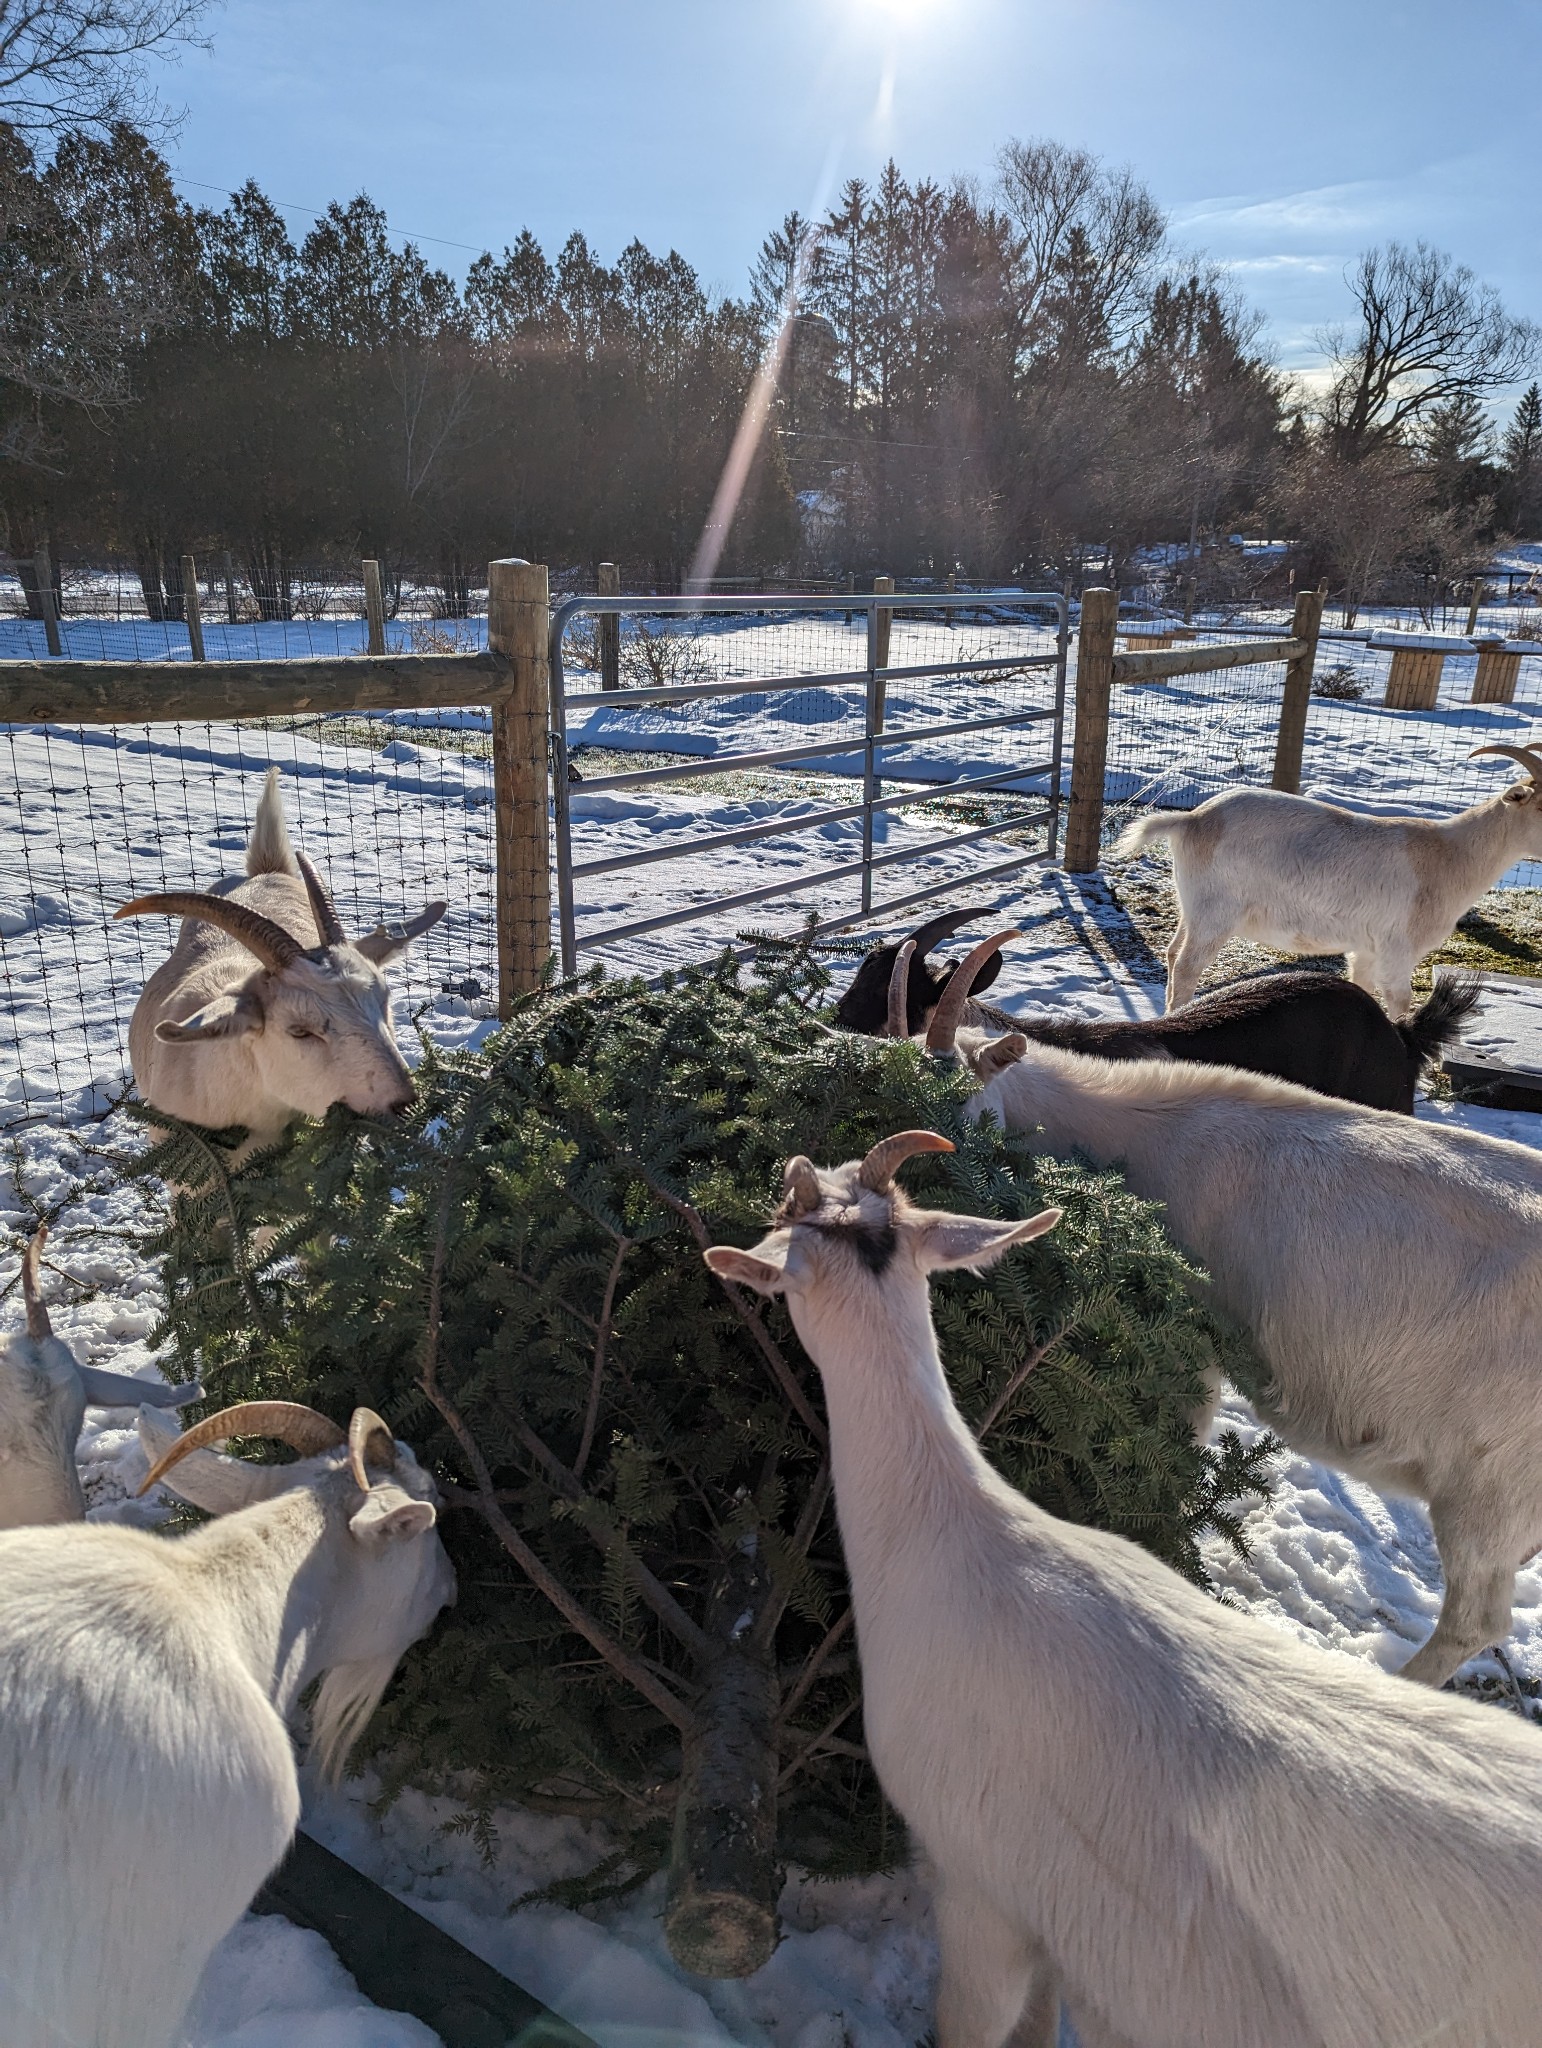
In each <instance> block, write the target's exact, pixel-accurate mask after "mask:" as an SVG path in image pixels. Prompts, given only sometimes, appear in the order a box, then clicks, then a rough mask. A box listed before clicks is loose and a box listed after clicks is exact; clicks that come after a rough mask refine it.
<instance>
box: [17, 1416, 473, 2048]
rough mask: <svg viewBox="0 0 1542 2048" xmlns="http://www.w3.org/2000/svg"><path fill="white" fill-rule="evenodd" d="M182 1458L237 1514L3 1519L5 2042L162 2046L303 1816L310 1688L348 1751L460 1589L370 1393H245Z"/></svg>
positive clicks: (219, 1502)
mask: <svg viewBox="0 0 1542 2048" xmlns="http://www.w3.org/2000/svg"><path fill="white" fill-rule="evenodd" d="M144 1421H145V1424H147V1428H146V1434H147V1435H148V1436H149V1438H150V1441H151V1442H152V1443H154V1442H157V1441H159V1440H160V1438H161V1436H162V1434H163V1430H162V1428H158V1427H157V1422H158V1418H157V1417H156V1416H155V1414H154V1411H149V1410H147V1411H145V1418H144ZM228 1435H249V1436H255V1435H269V1436H277V1437H279V1438H280V1439H281V1440H282V1441H284V1442H286V1443H289V1444H291V1445H293V1447H294V1448H295V1449H296V1450H298V1451H300V1452H301V1453H302V1454H303V1455H302V1457H301V1459H300V1461H299V1462H298V1463H295V1464H290V1465H260V1466H259V1465H253V1466H243V1465H241V1464H240V1463H239V1461H237V1460H236V1459H233V1458H219V1457H216V1456H214V1455H213V1454H212V1453H210V1452H208V1451H205V1450H203V1449H201V1448H200V1447H201V1446H203V1445H206V1444H208V1443H211V1442H213V1441H216V1440H218V1439H220V1438H223V1437H225V1436H228ZM173 1466H176V1467H178V1470H177V1477H176V1480H175V1482H174V1483H175V1485H176V1488H177V1491H178V1492H179V1493H182V1494H185V1495H186V1497H187V1498H188V1499H189V1500H192V1501H195V1502H196V1503H197V1504H198V1505H199V1506H200V1507H205V1508H208V1509H210V1510H212V1511H213V1512H214V1513H216V1514H222V1515H224V1516H225V1519H223V1520H220V1521H217V1522H214V1523H212V1524H210V1525H209V1526H207V1527H205V1528H200V1529H197V1530H195V1531H194V1532H193V1533H192V1534H190V1535H187V1536H184V1537H181V1538H178V1539H175V1540H170V1541H168V1540H166V1539H164V1538H160V1537H155V1536H150V1535H146V1534H144V1533H142V1532H141V1531H138V1530H133V1529H125V1528H122V1527H115V1526H111V1525H103V1524H85V1525H81V1526H79V1527H73V1528H62V1529H43V1530H14V1531H12V1532H11V1533H9V1534H8V1535H4V1536H0V1783H3V1784H4V1786H5V1827H4V1831H3V1836H0V2041H3V2042H4V2043H5V2048H171V2044H172V2042H173V2039H174V2038H175V2037H176V2035H177V2026H178V2022H179V2020H180V2019H181V2017H182V2014H183V2012H184V2011H185V2009H186V2007H187V2004H188V2001H189V2000H190V1998H191V1997H192V1994H193V1990H194V1987H195V1986H196V1984H197V1982H198V1977H199V1973H200V1972H201V1970H202V1969H203V1966H204V1964H205V1963H206V1962H207V1960H208V1958H209V1955H210V1953H211V1951H212V1950H213V1949H214V1947H215V1945H216V1944H217V1943H218V1942H219V1941H220V1940H222V1939H223V1937H224V1936H225V1935H226V1934H227V1933H228V1932H229V1931H230V1929H231V1928H232V1927H233V1926H234V1925H235V1923H236V1921H237V1920H238V1919H239V1918H240V1916H241V1914H242V1913H243V1912H245V1910H246V1908H247V1907H248V1905H250V1903H251V1900H252V1897H253V1894H254V1893H255V1892H256V1890H257V1888H258V1886H259V1885H260V1884H261V1883H262V1881H263V1879H264V1877H266V1876H267V1874H268V1872H269V1871H270V1870H271V1869H272V1868H273V1867H274V1865H275V1864H276V1863H277V1862H278V1860H279V1858H280V1857H281V1856H282V1855H283V1853H284V1851H285V1849H286V1847H287V1846H288V1843H289V1840H290V1837H291V1836H292V1834H293V1832H294V1827H295V1823H296V1821H297V1819H298V1817H299V1812H300V1793H299V1785H298V1781H297V1778H296V1773H295V1763H294V1756H293V1752H292V1749H291V1746H290V1738H289V1732H288V1729H287V1727H286V1725H285V1723H286V1720H287V1717H288V1716H289V1714H290V1713H291V1712H292V1710H293V1708H294V1706H295V1704H296V1702H297V1701H298V1699H299V1697H300V1695H301V1693H302V1692H303V1691H304V1690H305V1688H306V1687H307V1686H308V1685H309V1684H310V1682H311V1681H312V1680H313V1679H315V1678H317V1677H318V1676H320V1675H321V1674H322V1673H325V1674H326V1676H325V1677H324V1678H323V1679H322V1684H321V1689H320V1692H319V1693H318V1695H317V1698H316V1703H315V1709H314V1729H315V1732H314V1743H313V1746H314V1747H315V1749H316V1751H317V1753H318V1754H319V1756H320V1758H321V1760H322V1762H323V1764H324V1765H326V1766H327V1767H329V1768H332V1769H336V1768H337V1767H339V1766H340V1765H341V1762H342V1760H343V1757H344V1756H345V1754H346V1752H347V1749H348V1747H349V1745H350V1743H351V1742H352V1740H353V1739H354V1737H355V1736H356V1735H357V1734H358V1733H359V1731H360V1730H361V1729H362V1727H363V1726H364V1723H365V1722H366V1721H367V1719H368V1718H369V1715H370V1713H371V1712H372V1711H373V1709H374V1706H375V1704H376V1702H377V1701H378V1699H379V1697H380V1694H381V1692H382V1691H383V1690H384V1688H385V1685H386V1683H387V1681H388V1680H389V1678H390V1676H391V1673H392V1671H393V1670H394V1669H395V1666H396V1663H397V1660H398V1659H399V1658H400V1656H401V1654H402V1652H403V1651H404V1650H405V1649H406V1648H407V1646H408V1644H409V1643H411V1642H413V1641H414V1640H415V1639H416V1638H417V1637H418V1636H420V1635H421V1634H422V1633H423V1632H424V1630H425V1629H426V1628H427V1627H428V1626H429V1624H430V1622H431V1621H432V1620H433V1618H434V1616H435V1615H436V1614H437V1613H438V1611H439V1609H440V1608H441V1607H442V1606H444V1604H445V1603H446V1601H448V1600H449V1599H451V1598H452V1597H453V1593H454V1578H453V1575H452V1573H451V1570H450V1565H449V1560H448V1559H447V1558H446V1557H445V1554H444V1550H443V1548H442V1546H441V1544H440V1542H439V1538H438V1536H437V1535H436V1534H435V1533H434V1523H435V1519H436V1515H435V1508H434V1487H433V1482H432V1481H431V1480H430V1479H429V1478H428V1476H427V1475H426V1474H425V1473H424V1472H422V1471H421V1470H420V1469H419V1467H418V1464H417V1462H416V1460H415V1459H414V1458H413V1456H412V1453H411V1452H410V1451H409V1450H407V1449H406V1448H405V1446H403V1445H401V1444H396V1443H393V1442H392V1440H391V1434H390V1431H389V1430H388V1429H387V1428H386V1426H385V1424H384V1423H383V1422H381V1420H380V1418H379V1417H378V1416H377V1415H374V1414H372V1413H371V1411H370V1410H368V1409H363V1408H361V1409H358V1410H356V1411H355V1414H354V1417H353V1422H352V1425H351V1427H350V1428H349V1429H348V1430H347V1431H346V1432H345V1431H343V1430H341V1429H339V1428H338V1427H337V1426H336V1424H335V1423H332V1422H329V1421H328V1420H327V1418H326V1417H325V1416H322V1415H318V1414H316V1413H315V1411H314V1410H312V1409H308V1408H301V1407H297V1406H295V1405H294V1404H292V1403H290V1402H284V1401H275V1402H252V1403H247V1404H245V1405H243V1406H241V1407H237V1408H231V1409H227V1410H226V1411H225V1412H224V1413H223V1414H221V1415H216V1416H211V1417H210V1418H209V1420H208V1421H206V1422H203V1423H200V1424H199V1425H198V1426H197V1427H196V1428H195V1429H192V1430H190V1431H189V1432H188V1433H187V1435H186V1436H184V1437H182V1438H180V1439H179V1440H178V1441H177V1442H176V1443H175V1444H174V1445H172V1446H171V1448H170V1449H168V1450H167V1451H166V1453H165V1455H164V1456H162V1457H161V1458H160V1459H159V1460H158V1461H157V1463H156V1465H155V1466H154V1467H153V1468H152V1472H151V1478H152V1479H154V1478H158V1477H160V1476H162V1475H163V1474H165V1473H166V1472H168V1471H169V1470H170V1469H171V1468H172V1467H173ZM149 1483H150V1481H149V1480H147V1481H146V1485H148V1484H149ZM232 1509H234V1510H237V1512H233V1513H231V1512H228V1511H229V1510H232Z"/></svg>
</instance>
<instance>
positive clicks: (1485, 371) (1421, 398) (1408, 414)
mask: <svg viewBox="0 0 1542 2048" xmlns="http://www.w3.org/2000/svg"><path fill="white" fill-rule="evenodd" d="M1349 282H1350V286H1351V289H1352V290H1353V292H1354V295H1355V298H1356V301H1357V302H1358V305H1359V309H1360V324H1359V327H1358V329H1357V330H1356V331H1355V332H1354V333H1353V334H1347V333H1345V332H1344V331H1343V330H1337V331H1334V332H1330V333H1328V334H1325V335H1323V336H1322V337H1320V338H1321V340H1322V342H1323V345H1324V347H1325V348H1326V350H1327V352H1328V354H1329V357H1330V359H1331V361H1332V364H1333V371H1334V378H1333V384H1332V386H1331V388H1330V390H1329V394H1328V399H1327V402H1326V405H1325V406H1324V409H1323V424H1324V427H1325V428H1326V430H1327V433H1328V437H1329V440H1330V442H1331V444H1332V447H1333V449H1334V451H1335V453H1336V454H1337V455H1339V456H1340V457H1341V458H1342V459H1343V460H1344V461H1346V462H1360V461H1363V460H1364V459H1365V458H1366V456H1368V455H1369V454H1371V453H1372V452H1374V451H1375V450H1377V449H1382V448H1387V447H1390V446H1392V445H1393V444H1394V443H1396V442H1399V441H1402V440H1405V439H1407V438H1408V437H1409V436H1410V435H1411V434H1412V432H1413V430H1414V429H1415V428H1416V427H1417V426H1418V425H1419V423H1420V422H1421V421H1422V420H1423V419H1425V418H1426V417H1427V415H1428V414H1429V413H1430V411H1431V410H1432V408H1434V407H1436V406H1439V405H1442V404H1444V403H1445V402H1446V401H1448V400H1450V399H1453V398H1457V397H1461V396H1463V395H1474V396H1475V395H1478V394H1481V393H1483V392H1486V391H1496V390H1499V389H1500V388H1502V387H1503V386H1504V385H1506V384H1513V383H1515V382H1516V380H1517V379H1518V378H1519V377H1521V376H1522V375H1523V374H1524V373H1525V371H1526V370H1527V369H1528V367H1529V366H1530V365H1531V363H1532V362H1533V360H1534V359H1535V356H1536V352H1537V347H1538V342H1539V340H1542V334H1539V330H1538V329H1537V328H1536V326H1535V325H1534V324H1533V323H1532V322H1531V321H1529V320H1520V319H1516V318H1515V317H1514V316H1513V315H1512V314H1510V313H1507V312H1506V311H1505V309H1504V306H1503V305H1502V303H1501V301H1500V298H1499V294H1498V293H1497V292H1496V291H1495V290H1494V288H1493V287H1492V285H1486V284H1483V283H1481V282H1480V281H1479V279H1478V278H1476V277H1475V276H1474V275H1473V273H1472V272H1471V271H1470V270H1469V269H1468V268H1467V266H1466V265H1465V264H1462V263H1456V262H1454V261H1453V260H1452V258H1451V257H1449V256H1447V255H1445V254H1444V253H1443V252H1442V251H1441V250H1439V249H1432V248H1430V247H1429V246H1428V244H1427V243H1424V242H1416V243H1415V244H1414V246H1413V247H1412V248H1411V249H1409V248H1405V247H1404V246H1403V244H1402V243H1400V242H1389V243H1388V245H1387V246H1386V248H1385V249H1368V250H1367V251H1366V253H1365V254H1364V255H1363V256H1362V257H1361V258H1360V261H1359V263H1358V265H1357V266H1356V268H1355V271H1354V274H1353V276H1352V277H1351V278H1350V280H1349Z"/></svg>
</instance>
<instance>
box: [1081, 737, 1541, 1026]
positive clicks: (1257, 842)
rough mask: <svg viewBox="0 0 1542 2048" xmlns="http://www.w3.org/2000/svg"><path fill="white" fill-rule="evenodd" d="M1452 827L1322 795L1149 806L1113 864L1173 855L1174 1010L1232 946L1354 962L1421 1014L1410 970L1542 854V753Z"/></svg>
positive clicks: (1238, 793)
mask: <svg viewBox="0 0 1542 2048" xmlns="http://www.w3.org/2000/svg"><path fill="white" fill-rule="evenodd" d="M1479 754H1508V755H1510V756H1512V757H1513V758H1514V759H1515V760H1517V761H1519V762H1520V764H1521V766H1522V767H1523V768H1524V769H1525V770H1526V774H1527V778H1528V779H1527V780H1526V781H1525V782H1517V783H1514V784H1513V785H1512V786H1511V787H1510V788H1509V789H1507V790H1504V791H1502V792H1501V794H1500V795H1498V796H1494V797H1490V798H1488V800H1487V801H1486V802H1484V803H1481V804H1474V805H1473V806H1472V807H1471V809H1470V810H1465V811H1459V812H1458V813H1457V815H1456V816H1455V817H1454V818H1443V819H1433V818H1375V817H1365V816H1362V815H1361V814H1360V813H1359V812H1356V811H1346V810H1342V809H1340V808H1339V806H1338V805H1337V804H1325V803H1319V802H1318V801H1317V800H1316V798H1314V797H1305V796H1287V795H1286V794H1284V792H1283V791H1280V790H1274V789H1233V790H1226V791H1224V792H1223V793H1222V794H1221V795H1220V796H1213V797H1211V798H1210V800H1209V802H1208V803H1202V804H1200V805H1199V806H1198V807H1197V808H1196V809H1194V810H1192V811H1153V812H1152V813H1151V815H1150V816H1149V817H1146V818H1138V819H1137V820H1136V821H1135V823H1134V824H1133V825H1130V826H1128V827H1126V829H1125V830H1124V832H1122V833H1121V834H1120V837H1119V840H1118V842H1117V844H1116V845H1115V847H1114V853H1115V855H1116V856H1118V855H1121V854H1133V853H1138V852H1139V851H1140V850H1141V849H1142V848H1143V847H1145V846H1148V845H1150V844H1151V842H1152V841H1153V840H1158V839H1166V840H1168V841H1169V842H1170V843H1171V846H1172V858H1173V886H1174V888H1175V889H1176V890H1177V892H1178V909H1179V917H1178V929H1177V931H1176V932H1175V933H1174V934H1173V939H1172V943H1171V945H1170V946H1169V947H1168V949H1167V1007H1168V1009H1169V1010H1175V1009H1177V1008H1178V1006H1179V1004H1181V1003H1186V1002H1187V1001H1188V1000H1189V998H1190V997H1191V996H1192V995H1193V993H1194V991H1195V989H1196V988H1197V987H1198V986H1199V978H1200V976H1201V975H1202V974H1203V973H1204V971H1205V969H1206V967H1208V966H1209V964H1210V962H1211V961H1212V960H1213V959H1214V958H1215V956H1216V954H1217V953H1219V952H1220V950H1221V948H1222V946H1224V945H1225V943H1226V941H1227V940H1228V939H1229V938H1232V937H1235V936H1238V935H1240V936H1241V937H1243V938H1247V939H1255V940H1257V942H1258V943H1259V944H1260V945H1264V946H1273V947H1275V948H1276V949H1277V950H1278V951H1279V952H1282V953H1340V952H1342V953H1345V954H1347V955H1348V970H1349V978H1350V980H1351V981H1357V982H1359V984H1360V986H1361V987H1362V988H1368V989H1369V990H1370V991H1371V993H1372V994H1373V995H1375V996H1377V997H1378V998H1379V999H1380V1000H1381V1001H1382V1002H1383V1003H1384V1004H1385V1005H1386V1007H1387V1009H1388V1010H1389V1011H1390V1013H1391V1014H1392V1016H1393V1017H1395V1018H1403V1017H1406V1016H1407V1015H1408V1012H1409V1010H1410V1009H1411V1008H1412V1005H1413V987H1412V983H1413V971H1414V968H1415V967H1416V966H1417V965H1418V963H1419V962H1420V961H1421V960H1422V959H1423V958H1424V956H1425V954H1426V953H1428V952H1430V951H1431V950H1432V949H1433V948H1434V947H1436V946H1438V945H1440V944H1441V942H1442V941H1443V940H1445V939H1448V938H1449V937H1450V936H1451V933H1452V932H1453V931H1454V930H1455V928H1456V921H1457V919H1458V918H1459V917H1460V916H1461V915H1462V913H1463V911H1464V910H1468V909H1470V908H1471V907H1472V905H1473V904H1474V903H1476V902H1477V900H1478V898H1479V897H1480V896H1481V895H1482V894H1483V892H1484V890H1485V889H1488V888H1491V887H1492V886H1493V884H1494V883H1495V882H1497V881H1498V880H1499V877H1500V876H1501V875H1502V874H1503V873H1504V872H1505V870H1506V869H1507V868H1510V867H1513V866H1514V865H1515V863H1516V862H1517V861H1518V860H1538V859H1542V753H1538V752H1537V751H1536V750H1535V749H1534V748H1531V747H1511V746H1500V745H1493V746H1485V747H1475V748H1474V749H1473V755H1472V756H1471V757H1469V758H1474V757H1476V756H1477V755H1479Z"/></svg>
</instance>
